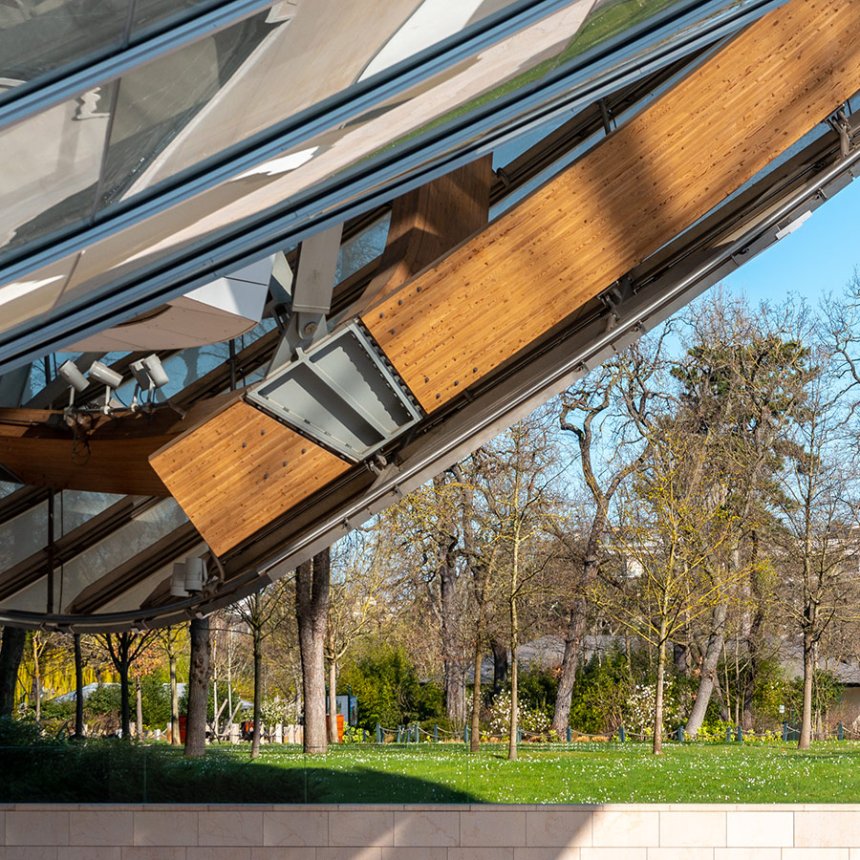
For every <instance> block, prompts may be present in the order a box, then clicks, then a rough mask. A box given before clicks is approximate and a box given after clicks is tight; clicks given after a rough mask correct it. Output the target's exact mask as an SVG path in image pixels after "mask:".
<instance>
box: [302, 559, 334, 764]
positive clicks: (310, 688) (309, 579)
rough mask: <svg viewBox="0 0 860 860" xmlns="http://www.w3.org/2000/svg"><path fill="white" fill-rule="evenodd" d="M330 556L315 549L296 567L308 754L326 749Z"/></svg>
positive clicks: (306, 750)
mask: <svg viewBox="0 0 860 860" xmlns="http://www.w3.org/2000/svg"><path fill="white" fill-rule="evenodd" d="M330 568H331V558H330V554H329V550H327V549H326V550H323V552H320V553H317V554H316V555H315V556H314V557H313V558H312V559H311V560H310V561H306V562H304V563H303V564H300V565H299V566H298V567H297V568H296V621H297V622H298V628H299V651H300V653H301V658H302V693H303V698H304V710H305V721H304V722H305V724H304V750H305V753H308V754H310V755H318V754H324V753H325V752H326V751H327V749H328V744H327V741H326V734H327V732H326V718H325V634H326V622H327V616H328V602H329V601H328V598H329V580H330Z"/></svg>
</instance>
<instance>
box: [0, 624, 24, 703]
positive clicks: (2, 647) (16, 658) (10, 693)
mask: <svg viewBox="0 0 860 860" xmlns="http://www.w3.org/2000/svg"><path fill="white" fill-rule="evenodd" d="M26 639H27V632H26V631H25V630H22V629H21V628H19V627H8V626H7V627H4V628H3V639H2V642H0V717H10V716H12V710H13V708H14V706H15V690H16V688H17V686H18V669H19V668H20V666H21V658H22V657H23V656H24V644H25V642H26Z"/></svg>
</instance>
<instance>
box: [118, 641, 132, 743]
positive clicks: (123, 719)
mask: <svg viewBox="0 0 860 860" xmlns="http://www.w3.org/2000/svg"><path fill="white" fill-rule="evenodd" d="M118 639H119V662H118V664H117V667H116V668H117V671H118V672H119V718H120V727H121V731H122V739H123V740H124V741H130V740H131V699H130V696H129V689H128V670H129V668H130V665H131V664H130V663H129V661H128V651H129V647H130V641H129V634H128V633H120V634H119V637H118Z"/></svg>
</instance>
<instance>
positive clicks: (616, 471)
mask: <svg viewBox="0 0 860 860" xmlns="http://www.w3.org/2000/svg"><path fill="white" fill-rule="evenodd" d="M662 352H663V337H662V336H661V337H658V338H657V339H656V340H655V341H654V342H653V343H645V344H642V343H640V344H636V345H634V346H632V347H631V348H630V349H628V350H627V351H626V352H624V353H622V354H620V355H618V356H616V357H615V358H613V359H611V360H609V361H607V362H605V363H604V364H603V365H601V366H600V367H599V368H598V369H597V370H596V371H595V372H593V373H590V374H589V375H588V376H586V377H585V378H584V379H583V380H582V381H581V382H578V383H577V384H576V385H574V386H572V387H571V388H569V389H568V390H567V391H566V392H565V393H564V394H563V395H562V397H561V415H560V425H561V429H562V430H564V431H566V432H569V433H572V434H573V435H574V436H575V438H576V442H577V448H578V453H579V465H580V468H581V470H582V477H583V479H584V482H585V486H586V488H587V490H588V493H589V495H590V497H591V501H592V505H593V512H592V516H591V521H590V523H589V524H588V525H587V526H586V529H587V531H586V536H585V540H584V545H583V547H582V548H581V550H580V553H579V554H580V555H581V571H580V575H579V576H578V577H576V579H575V580H574V581H573V582H572V583H571V585H572V588H571V589H570V590H571V591H572V592H573V598H572V599H571V600H570V602H569V604H568V607H567V612H566V616H567V625H566V630H565V636H564V656H563V657H562V663H561V673H560V676H559V684H558V693H557V695H556V701H555V710H554V713H553V718H552V728H553V729H554V730H555V731H556V732H557V733H558V734H559V736H563V735H564V733H565V732H566V731H567V728H568V725H569V724H570V706H571V696H572V693H573V687H574V684H575V682H576V672H577V667H578V665H579V662H580V660H581V654H582V639H583V635H584V633H585V629H586V625H587V622H588V594H589V592H590V590H591V588H592V587H593V585H594V583H595V581H596V579H597V572H598V568H599V564H600V553H601V542H602V540H603V538H604V536H605V534H606V530H607V525H608V521H609V509H610V506H611V504H612V500H613V498H614V497H615V494H616V493H617V492H618V490H619V488H620V487H621V486H622V485H623V484H624V482H625V481H626V480H627V479H628V478H629V477H630V476H631V475H632V474H633V473H634V472H635V471H636V470H637V469H638V468H639V466H640V465H641V463H642V460H643V458H644V457H645V455H646V450H645V449H646V438H645V436H644V435H643V433H644V431H645V430H646V428H647V427H648V426H649V423H650V410H651V400H652V399H653V397H654V385H655V382H656V381H657V379H658V378H659V372H660V369H661V365H662V361H663V358H662ZM613 443H614V444H613ZM609 445H611V446H612V449H613V452H614V453H613V456H612V459H611V461H610V464H609V465H608V467H607V468H605V469H603V470H599V469H598V465H597V462H596V457H597V449H600V448H603V449H605V448H606V447H607V446H609Z"/></svg>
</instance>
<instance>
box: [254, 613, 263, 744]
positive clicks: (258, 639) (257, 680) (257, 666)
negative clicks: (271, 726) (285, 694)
mask: <svg viewBox="0 0 860 860" xmlns="http://www.w3.org/2000/svg"><path fill="white" fill-rule="evenodd" d="M262 675H263V639H262V631H261V630H260V629H259V628H257V627H255V628H254V732H253V734H252V735H251V758H252V759H254V758H259V757H260V734H261V732H262V729H263V726H262V720H263V714H262V710H263V684H262V680H263V679H262Z"/></svg>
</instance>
